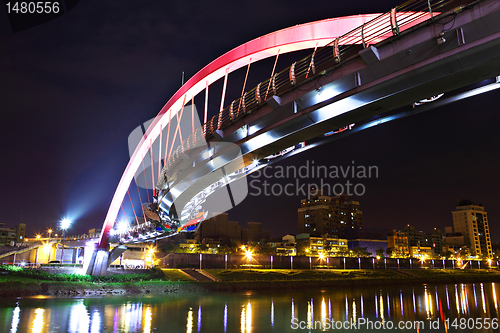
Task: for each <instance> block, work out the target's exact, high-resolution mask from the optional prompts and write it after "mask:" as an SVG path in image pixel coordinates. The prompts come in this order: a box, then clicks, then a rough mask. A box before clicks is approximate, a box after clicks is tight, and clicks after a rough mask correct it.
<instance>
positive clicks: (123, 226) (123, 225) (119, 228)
mask: <svg viewBox="0 0 500 333" xmlns="http://www.w3.org/2000/svg"><path fill="white" fill-rule="evenodd" d="M127 230H128V223H127V222H119V223H118V225H117V231H118V233H119V234H124V233H125V232H127Z"/></svg>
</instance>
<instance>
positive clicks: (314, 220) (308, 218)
mask: <svg viewBox="0 0 500 333" xmlns="http://www.w3.org/2000/svg"><path fill="white" fill-rule="evenodd" d="M298 220H299V233H309V234H319V235H325V234H329V235H334V236H338V237H343V236H344V229H345V228H346V227H351V228H354V227H356V226H361V225H362V224H363V212H362V211H361V209H360V207H359V202H357V201H350V200H349V196H348V195H345V194H343V195H339V196H335V197H329V196H325V195H323V193H322V192H321V191H320V190H314V189H313V190H311V196H310V198H309V199H303V200H301V201H300V208H299V209H298Z"/></svg>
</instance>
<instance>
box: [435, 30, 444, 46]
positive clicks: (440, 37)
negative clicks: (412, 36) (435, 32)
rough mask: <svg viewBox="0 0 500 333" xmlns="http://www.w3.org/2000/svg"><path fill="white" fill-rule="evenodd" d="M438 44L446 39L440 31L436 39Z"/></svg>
mask: <svg viewBox="0 0 500 333" xmlns="http://www.w3.org/2000/svg"><path fill="white" fill-rule="evenodd" d="M436 41H437V43H438V45H440V44H443V43H444V42H446V39H445V38H444V32H442V33H441V34H439V37H438V38H437V39H436Z"/></svg>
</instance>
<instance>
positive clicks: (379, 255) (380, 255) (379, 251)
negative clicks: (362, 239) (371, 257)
mask: <svg viewBox="0 0 500 333" xmlns="http://www.w3.org/2000/svg"><path fill="white" fill-rule="evenodd" d="M375 252H376V253H377V257H380V258H383V257H384V253H385V251H384V249H383V248H379V249H378V250H377V251H375Z"/></svg>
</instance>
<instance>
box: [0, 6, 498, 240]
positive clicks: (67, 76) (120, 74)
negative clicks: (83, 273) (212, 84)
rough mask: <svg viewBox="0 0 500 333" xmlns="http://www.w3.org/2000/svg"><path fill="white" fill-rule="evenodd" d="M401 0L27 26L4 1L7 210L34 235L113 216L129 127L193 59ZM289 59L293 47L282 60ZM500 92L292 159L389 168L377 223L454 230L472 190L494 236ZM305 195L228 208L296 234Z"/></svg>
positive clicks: (186, 9) (367, 212)
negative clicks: (16, 22)
mask: <svg viewBox="0 0 500 333" xmlns="http://www.w3.org/2000/svg"><path fill="white" fill-rule="evenodd" d="M399 3H400V1H390V0H384V1H335V2H332V1H312V0H310V1H298V0H293V1H290V0H280V1H275V0H273V1H252V2H249V3H246V4H245V5H242V3H240V2H236V1H211V2H206V1H203V2H200V1H182V2H181V1H175V2H172V1H140V2H138V1H86V2H81V3H80V4H78V5H77V6H76V7H75V8H74V9H72V10H71V11H69V12H68V13H66V14H65V15H63V16H61V17H59V18H57V19H55V20H53V21H50V22H48V23H46V24H43V25H40V26H37V27H34V28H32V29H29V30H25V31H21V32H17V33H12V32H11V31H10V29H9V27H8V24H7V20H6V16H5V13H4V12H0V103H1V104H0V108H1V109H0V110H1V112H0V114H1V118H0V133H1V137H2V158H1V171H2V172H1V174H0V184H1V191H0V200H1V207H2V209H1V211H0V222H3V223H7V224H8V225H10V226H14V225H16V224H17V223H19V222H20V221H21V219H22V221H24V222H26V223H27V224H28V236H33V235H34V234H35V233H38V232H43V231H45V230H46V229H47V228H48V227H49V226H52V227H54V226H55V225H56V223H57V222H58V221H59V220H60V219H61V218H63V217H66V216H67V217H70V218H72V219H74V221H75V224H74V225H73V226H72V230H71V231H69V233H83V232H86V231H88V229H90V228H94V227H97V228H99V227H101V225H102V222H103V220H104V217H105V214H106V211H107V207H108V205H109V203H110V201H111V198H112V195H113V193H114V191H115V189H116V186H117V184H118V181H119V179H120V176H121V174H122V172H123V170H124V168H125V166H126V163H127V162H128V146H127V138H128V135H129V134H130V132H131V131H132V130H133V129H134V128H135V127H137V126H139V125H140V124H142V123H143V122H145V121H147V120H149V119H150V118H152V117H154V116H155V115H156V114H157V113H158V111H159V110H160V109H161V107H162V106H163V105H164V104H165V103H166V102H167V101H168V99H169V98H170V97H171V96H172V95H173V94H174V93H175V91H176V90H177V89H178V88H179V87H180V84H181V72H182V71H184V72H185V75H186V79H187V78H189V77H191V76H192V75H194V74H195V73H196V72H197V71H198V70H200V69H201V68H202V67H203V66H204V65H206V64H207V63H209V62H210V61H212V60H213V59H215V58H216V57H218V56H220V55H221V54H223V53H225V52H227V51H229V50H230V49H232V48H234V47H236V46H238V45H240V44H241V43H244V42H246V41H248V40H250V39H253V38H256V37H259V36H261V35H264V34H266V33H269V32H272V31H275V30H277V29H281V28H286V27H289V26H292V25H296V24H300V23H306V22H309V21H314V20H320V19H325V18H330V17H338V16H344V15H355V14H361V13H373V12H381V11H386V10H388V9H390V8H391V7H392V6H394V5H397V4H399ZM297 59H298V58H297ZM280 60H282V59H280ZM291 61H293V60H291ZM288 65H290V62H286V57H283V61H282V62H280V63H279V66H282V68H284V67H286V66H288ZM257 73H258V71H257ZM238 75H239V74H235V77H237V76H238ZM252 75H253V74H252ZM265 75H270V73H269V74H265ZM265 75H264V77H262V80H264V79H265V78H267V76H265ZM240 76H241V75H240ZM230 80H231V76H230ZM258 81H259V80H257V81H256V82H258ZM235 86H236V85H235ZM234 89H235V91H238V90H241V85H237V87H236V88H234ZM219 96H220V95H219ZM499 97H500V91H498V90H496V91H494V92H491V93H488V94H485V95H481V96H478V97H474V98H471V99H468V100H464V101H461V102H459V103H457V104H452V105H449V106H446V107H442V108H438V109H434V110H432V111H429V112H426V113H423V114H420V115H416V116H412V117H409V118H405V119H402V120H397V121H394V122H391V123H388V124H384V125H380V126H377V127H375V128H372V129H369V130H366V131H363V132H360V133H357V134H355V135H351V136H348V137H346V138H344V139H342V140H340V141H335V142H332V143H330V144H327V145H324V146H321V147H319V148H316V149H314V150H310V151H308V152H306V153H303V154H300V155H298V156H295V157H292V158H289V159H288V160H286V161H284V164H283V165H292V164H295V165H298V166H300V165H303V164H304V163H305V161H306V160H309V161H314V162H315V164H316V165H326V166H329V165H336V166H348V165H351V164H352V161H355V164H356V165H364V166H377V167H378V170H379V175H378V178H372V179H369V180H362V181H361V182H362V183H363V185H364V186H365V188H366V193H365V194H364V195H363V196H361V197H356V198H354V199H355V200H358V201H359V202H360V203H361V207H362V209H363V213H364V223H365V225H366V226H382V227H388V228H398V229H401V228H403V227H404V225H406V224H408V223H409V224H413V225H416V226H417V228H419V229H422V230H430V229H431V228H433V227H439V228H442V229H444V227H445V226H448V225H451V224H452V219H451V213H450V212H451V211H452V210H454V207H455V205H456V203H457V201H458V200H460V199H462V198H467V199H471V200H473V201H475V202H476V203H482V204H483V205H484V206H485V207H486V210H487V212H488V213H489V219H490V225H491V226H490V230H491V233H492V238H493V239H492V240H493V241H494V242H496V241H499V240H500V239H499V236H500V227H497V225H498V222H497V221H498V219H499V218H500V207H499V205H498V199H499V195H498V188H499V187H500V176H499V173H498V170H500V158H499V156H498V153H499V151H500V149H499V148H500V140H499V138H498V134H497V133H498V129H497V127H498V124H500V112H499V108H498V102H497V101H498V100H499ZM234 98H236V96H233V99H234ZM227 100H231V97H230V96H228V98H227ZM201 103H202V102H201V101H198V100H197V105H198V109H199V110H201V109H202V104H201ZM281 181H283V180H281ZM287 181H290V179H288V180H287ZM292 181H294V180H292ZM311 181H312V180H311ZM271 182H272V180H271ZM301 198H302V197H301V196H293V197H286V196H281V197H263V196H259V197H255V196H249V197H248V198H247V199H245V201H244V202H243V203H242V204H240V205H239V206H238V207H236V208H235V209H233V210H231V211H229V217H230V219H231V220H235V221H239V222H241V223H242V224H243V225H244V224H245V223H246V222H250V221H257V222H262V223H263V224H264V225H263V227H264V228H265V229H270V230H271V231H272V235H273V236H280V235H282V234H285V233H289V232H291V233H295V232H296V231H297V208H298V207H299V204H300V199H301Z"/></svg>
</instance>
